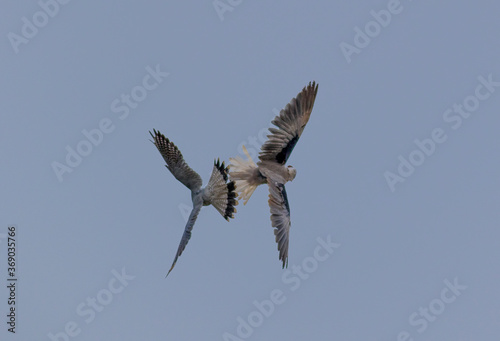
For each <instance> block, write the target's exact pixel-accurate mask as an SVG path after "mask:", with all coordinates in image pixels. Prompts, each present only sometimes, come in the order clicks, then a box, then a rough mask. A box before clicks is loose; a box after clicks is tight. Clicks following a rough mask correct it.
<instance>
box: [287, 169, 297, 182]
mask: <svg viewBox="0 0 500 341" xmlns="http://www.w3.org/2000/svg"><path fill="white" fill-rule="evenodd" d="M286 169H287V170H288V181H292V180H293V179H295V176H296V175H297V170H296V169H295V168H293V167H292V166H288V167H287V168H286Z"/></svg>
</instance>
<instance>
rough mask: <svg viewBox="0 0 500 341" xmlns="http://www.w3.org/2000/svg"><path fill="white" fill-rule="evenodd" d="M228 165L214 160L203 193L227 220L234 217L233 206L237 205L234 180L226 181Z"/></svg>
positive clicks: (234, 209) (234, 210)
mask: <svg viewBox="0 0 500 341" xmlns="http://www.w3.org/2000/svg"><path fill="white" fill-rule="evenodd" d="M227 173H228V167H225V166H224V161H222V163H220V160H218V159H217V161H215V160H214V169H213V171H212V175H211V176H210V180H209V181H208V185H207V187H205V191H204V193H203V197H204V199H206V200H207V201H209V202H210V203H211V204H212V205H213V206H214V207H215V209H216V210H217V211H218V212H219V213H220V214H221V215H222V216H223V217H224V219H226V220H227V221H229V218H234V213H235V212H236V208H235V206H236V205H238V201H237V200H236V190H235V189H236V186H235V184H234V181H229V182H228V177H227Z"/></svg>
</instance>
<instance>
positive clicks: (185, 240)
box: [165, 202, 203, 277]
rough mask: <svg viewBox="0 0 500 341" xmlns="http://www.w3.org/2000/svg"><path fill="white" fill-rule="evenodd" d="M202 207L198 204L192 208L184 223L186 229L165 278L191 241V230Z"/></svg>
mask: <svg viewBox="0 0 500 341" xmlns="http://www.w3.org/2000/svg"><path fill="white" fill-rule="evenodd" d="M202 206H203V205H202V204H201V202H200V203H199V204H197V205H195V206H194V207H193V209H192V211H191V214H190V215H189V219H188V221H187V223H186V227H185V228H184V233H183V234H182V238H181V242H180V243H179V247H178V248H177V253H176V254H175V259H174V262H173V263H172V266H171V267H170V270H168V273H167V276H168V275H169V274H170V271H172V269H173V268H174V266H175V263H177V259H178V258H179V256H180V255H182V251H184V249H185V248H186V245H187V243H188V242H189V239H191V231H192V230H193V226H194V223H195V222H196V218H198V214H199V213H200V210H201V207H202ZM167 276H165V277H167Z"/></svg>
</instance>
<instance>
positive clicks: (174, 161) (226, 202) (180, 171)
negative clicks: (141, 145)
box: [149, 130, 238, 276]
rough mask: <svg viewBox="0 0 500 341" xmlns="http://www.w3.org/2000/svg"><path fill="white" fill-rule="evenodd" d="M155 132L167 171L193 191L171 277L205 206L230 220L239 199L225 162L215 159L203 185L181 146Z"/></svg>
mask: <svg viewBox="0 0 500 341" xmlns="http://www.w3.org/2000/svg"><path fill="white" fill-rule="evenodd" d="M153 132H154V135H153V134H152V133H151V132H149V133H150V134H151V136H152V137H153V141H151V142H153V143H154V145H155V146H156V148H158V151H159V152H160V154H161V156H163V159H164V160H165V162H166V163H167V164H166V167H167V168H168V170H169V171H170V172H171V173H172V174H173V175H174V177H175V178H176V179H177V180H179V181H180V182H181V183H182V184H184V185H185V186H186V187H187V188H189V189H190V190H191V200H192V201H193V210H192V211H191V214H190V215H189V219H188V221H187V223H186V227H185V229H184V233H183V235H182V239H181V242H180V244H179V248H178V249H177V253H176V254H175V259H174V262H173V263H172V267H171V268H170V270H169V271H168V273H167V276H168V274H170V271H172V269H173V268H174V266H175V263H176V262H177V259H178V258H179V256H180V255H181V254H182V251H184V249H185V248H186V245H187V243H188V241H189V239H190V238H191V230H192V229H193V226H194V223H195V221H196V218H197V217H198V214H199V213H200V210H201V208H202V206H208V205H212V206H213V207H215V209H216V210H217V211H218V212H219V213H220V214H221V215H222V216H223V217H224V219H226V220H227V221H229V218H234V213H235V212H236V208H235V206H236V205H238V201H237V200H236V192H235V184H234V181H229V182H228V177H227V174H228V167H224V162H222V163H220V161H219V160H217V161H214V168H213V170H212V175H211V176H210V180H209V181H208V185H207V186H206V187H204V188H202V187H201V185H202V180H201V177H200V176H199V175H198V173H196V172H195V171H194V170H192V169H191V168H190V167H189V166H188V165H187V163H186V161H184V158H183V157H182V154H181V152H180V150H179V148H177V146H176V145H175V144H174V143H173V142H171V141H170V140H169V139H168V138H166V137H165V136H164V135H163V134H162V133H160V132H159V131H157V130H153Z"/></svg>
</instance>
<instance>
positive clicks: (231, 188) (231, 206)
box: [224, 181, 238, 221]
mask: <svg viewBox="0 0 500 341" xmlns="http://www.w3.org/2000/svg"><path fill="white" fill-rule="evenodd" d="M235 190H236V185H235V183H234V181H230V182H228V183H227V206H226V211H225V212H224V219H226V220H227V221H229V218H234V213H236V207H235V206H237V205H238V201H237V200H236V192H235Z"/></svg>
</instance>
